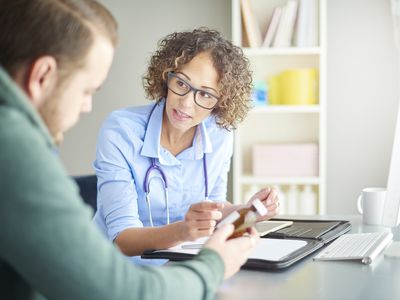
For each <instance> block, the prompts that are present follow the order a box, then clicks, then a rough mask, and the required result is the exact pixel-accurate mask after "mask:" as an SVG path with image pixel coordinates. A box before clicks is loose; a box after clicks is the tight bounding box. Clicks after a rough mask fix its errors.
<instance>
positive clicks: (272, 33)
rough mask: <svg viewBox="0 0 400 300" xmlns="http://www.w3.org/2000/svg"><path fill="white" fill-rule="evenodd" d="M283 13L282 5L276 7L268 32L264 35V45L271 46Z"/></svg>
mask: <svg viewBox="0 0 400 300" xmlns="http://www.w3.org/2000/svg"><path fill="white" fill-rule="evenodd" d="M281 14H282V7H275V8H274V11H273V12H272V17H271V21H270V22H269V25H268V29H267V32H266V34H265V37H264V41H263V44H262V46H263V47H271V45H272V41H273V40H274V38H275V35H276V30H277V28H278V24H279V20H280V18H281Z"/></svg>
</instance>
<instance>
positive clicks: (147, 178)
mask: <svg viewBox="0 0 400 300" xmlns="http://www.w3.org/2000/svg"><path fill="white" fill-rule="evenodd" d="M156 105H157V103H156V104H155V105H154V106H153V108H152V110H151V112H150V115H149V118H148V120H147V124H149V121H150V118H151V115H152V114H153V112H154V109H155V108H156ZM146 131H147V127H146ZM152 172H158V173H159V174H160V175H161V177H154V176H153V177H151V178H150V174H151V173H152ZM203 173H204V186H205V192H204V194H205V195H204V196H205V200H208V175H207V159H206V154H205V153H204V155H203ZM153 179H159V180H160V181H161V182H162V184H163V187H164V200H165V208H166V211H167V224H169V199H168V181H167V177H166V176H165V173H164V171H163V170H162V169H161V167H160V166H157V165H156V159H155V158H154V157H152V158H151V165H150V167H149V168H148V169H147V171H146V175H145V176H144V181H143V186H144V192H145V194H146V203H147V209H148V210H149V219H150V226H151V227H154V224H153V216H152V214H151V203H150V183H151V181H152V180H153Z"/></svg>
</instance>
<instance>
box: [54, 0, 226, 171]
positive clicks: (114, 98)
mask: <svg viewBox="0 0 400 300" xmlns="http://www.w3.org/2000/svg"><path fill="white" fill-rule="evenodd" d="M100 2H102V3H104V4H105V5H106V6H107V8H109V9H110V11H111V12H112V13H113V15H114V16H115V18H116V19H117V21H118V23H119V33H120V43H119V45H118V49H117V51H116V56H115V59H114V64H113V67H112V69H111V71H110V74H109V76H108V79H107V81H106V82H105V84H104V85H103V87H102V89H101V90H100V91H99V93H98V94H96V96H95V101H94V103H93V104H94V109H93V112H92V113H91V114H89V115H84V116H82V118H81V120H80V122H79V123H78V125H77V126H76V127H74V128H73V129H72V130H71V131H69V132H68V133H67V134H66V136H65V142H64V143H63V145H62V146H61V148H60V155H61V159H62V160H63V162H64V163H65V165H66V168H67V171H68V172H69V173H70V174H73V175H80V174H92V173H94V171H93V169H92V162H93V160H94V158H95V146H96V139H97V133H98V130H99V128H100V126H101V124H102V122H103V120H104V118H105V117H106V115H107V114H108V113H110V112H111V111H112V110H115V109H117V108H122V107H127V106H132V105H140V104H145V103H147V102H148V100H146V99H145V97H144V93H143V88H142V82H141V77H142V75H143V74H144V73H145V71H146V66H147V61H148V59H149V58H150V55H151V53H152V52H154V51H155V50H156V49H157V42H158V41H159V40H160V39H161V38H163V37H164V36H165V35H167V34H169V33H172V32H174V31H180V30H192V29H194V28H197V27H200V26H207V27H209V28H212V29H216V30H219V31H220V32H221V33H222V34H224V35H225V36H226V37H227V38H229V39H230V38H231V26H230V24H231V2H230V0H201V1H198V0H169V1H163V0H145V1H128V0H100Z"/></svg>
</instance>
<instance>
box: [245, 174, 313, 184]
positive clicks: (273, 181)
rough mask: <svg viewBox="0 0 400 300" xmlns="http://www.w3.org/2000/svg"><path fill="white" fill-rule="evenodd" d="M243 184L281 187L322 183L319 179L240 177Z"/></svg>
mask: <svg viewBox="0 0 400 300" xmlns="http://www.w3.org/2000/svg"><path fill="white" fill-rule="evenodd" d="M239 180H240V182H241V183H242V184H266V185H269V184H279V185H290V184H296V185H304V184H311V185H317V184H319V183H320V180H319V177H259V176H251V175H245V176H242V177H240V179H239Z"/></svg>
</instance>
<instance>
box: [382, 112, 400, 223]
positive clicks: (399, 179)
mask: <svg viewBox="0 0 400 300" xmlns="http://www.w3.org/2000/svg"><path fill="white" fill-rule="evenodd" d="M399 223H400V105H399V108H398V113H397V120H396V127H395V132H394V139H393V148H392V157H391V160H390V167H389V176H388V181H387V192H386V201H385V207H384V210H383V215H382V224H383V225H385V226H389V227H396V226H397V225H399Z"/></svg>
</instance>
